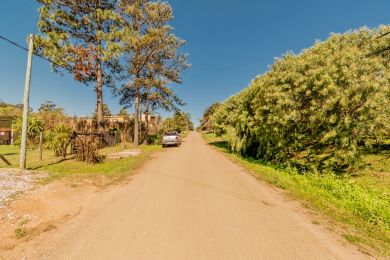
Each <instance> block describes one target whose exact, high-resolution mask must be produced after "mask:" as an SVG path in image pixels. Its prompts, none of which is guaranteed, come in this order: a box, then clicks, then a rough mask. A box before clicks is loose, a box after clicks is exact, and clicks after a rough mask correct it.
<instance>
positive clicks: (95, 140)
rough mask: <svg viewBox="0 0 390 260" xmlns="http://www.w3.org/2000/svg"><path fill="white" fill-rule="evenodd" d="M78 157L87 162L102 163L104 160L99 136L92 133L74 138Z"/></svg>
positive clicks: (79, 159)
mask: <svg viewBox="0 0 390 260" xmlns="http://www.w3.org/2000/svg"><path fill="white" fill-rule="evenodd" d="M74 149H75V153H76V159H77V160H78V161H82V162H87V163H92V164H94V163H100V162H102V161H103V160H104V157H103V156H100V155H99V137H98V136H96V135H92V134H86V135H79V136H78V137H77V138H76V139H75V140H74Z"/></svg>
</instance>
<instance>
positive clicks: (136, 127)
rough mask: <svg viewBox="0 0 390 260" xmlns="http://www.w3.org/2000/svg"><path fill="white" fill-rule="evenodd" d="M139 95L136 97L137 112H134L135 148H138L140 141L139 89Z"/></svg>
mask: <svg viewBox="0 0 390 260" xmlns="http://www.w3.org/2000/svg"><path fill="white" fill-rule="evenodd" d="M136 91H137V93H136V95H135V112H134V138H133V142H134V146H138V144H139V141H138V135H139V132H138V130H139V124H138V123H139V89H138V87H137V90H136Z"/></svg>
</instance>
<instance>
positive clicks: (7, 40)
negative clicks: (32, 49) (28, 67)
mask: <svg viewBox="0 0 390 260" xmlns="http://www.w3.org/2000/svg"><path fill="white" fill-rule="evenodd" d="M0 39H2V40H4V41H6V42H8V43H10V44H12V45H14V46H16V47H18V48H19V49H22V50H24V51H27V52H28V49H27V48H25V47H23V46H21V45H20V44H18V43H16V42H14V41H12V40H10V39H8V38H6V37H4V36H1V35H0ZM34 55H35V56H37V57H39V58H41V59H44V60H46V61H48V62H50V63H52V64H54V65H56V66H58V67H61V68H63V69H65V70H67V71H69V72H73V71H72V70H71V69H69V68H67V67H65V66H63V65H60V64H58V63H56V62H54V61H52V60H50V59H48V58H46V57H44V56H42V55H39V54H37V53H34Z"/></svg>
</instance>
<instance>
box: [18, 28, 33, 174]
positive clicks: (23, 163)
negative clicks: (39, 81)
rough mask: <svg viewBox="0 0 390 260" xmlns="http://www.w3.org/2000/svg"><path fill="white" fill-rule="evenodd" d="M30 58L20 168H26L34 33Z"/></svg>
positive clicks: (28, 60) (30, 41) (30, 42)
mask: <svg viewBox="0 0 390 260" xmlns="http://www.w3.org/2000/svg"><path fill="white" fill-rule="evenodd" d="M28 38H29V39H28V42H29V43H28V58H27V72H26V82H25V85H24V98H23V125H22V143H21V146H20V169H22V170H25V169H26V148H27V127H28V112H29V111H28V110H29V107H30V106H29V101H30V80H31V67H32V58H33V51H34V41H33V35H32V34H30V35H29V37H28Z"/></svg>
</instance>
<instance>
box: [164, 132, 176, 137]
mask: <svg viewBox="0 0 390 260" xmlns="http://www.w3.org/2000/svg"><path fill="white" fill-rule="evenodd" d="M164 135H165V136H176V135H177V133H176V132H168V133H165V134H164Z"/></svg>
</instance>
